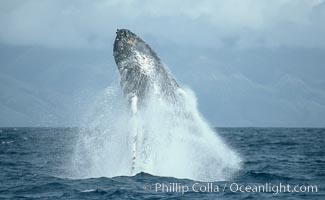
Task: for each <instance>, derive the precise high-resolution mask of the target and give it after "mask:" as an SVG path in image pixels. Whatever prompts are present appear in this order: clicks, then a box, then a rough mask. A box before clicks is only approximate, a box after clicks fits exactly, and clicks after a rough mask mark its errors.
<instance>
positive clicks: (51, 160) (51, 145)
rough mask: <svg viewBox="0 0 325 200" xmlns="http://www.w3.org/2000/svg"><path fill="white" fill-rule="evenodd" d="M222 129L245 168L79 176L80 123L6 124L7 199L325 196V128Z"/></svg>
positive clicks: (1, 167) (2, 160) (1, 194)
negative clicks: (221, 176) (222, 172)
mask: <svg viewBox="0 0 325 200" xmlns="http://www.w3.org/2000/svg"><path fill="white" fill-rule="evenodd" d="M216 130H217V131H218V133H219V135H220V136H221V137H222V138H223V139H224V141H225V142H226V143H227V144H228V145H229V146H230V147H232V149H234V150H235V151H236V152H238V153H239V155H240V157H241V158H242V160H243V163H242V167H241V170H239V171H238V172H237V173H236V174H235V175H234V176H233V177H232V178H231V179H229V180H224V181H216V182H198V181H195V180H187V179H177V178H174V177H159V176H154V175H151V174H147V173H145V172H143V173H139V174H137V175H135V176H132V177H130V176H120V177H113V178H107V177H99V178H87V179H78V178H72V176H71V173H72V172H73V169H72V166H71V165H70V164H69V163H71V155H72V154H73V151H74V147H75V141H76V138H77V137H78V133H79V131H78V129H77V128H0V180H1V181H0V199H322V200H324V199H325V129H313V128H217V129H216ZM202 170H204V169H202ZM209 170H211V169H210V168H209Z"/></svg>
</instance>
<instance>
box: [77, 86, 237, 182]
mask: <svg viewBox="0 0 325 200" xmlns="http://www.w3.org/2000/svg"><path fill="white" fill-rule="evenodd" d="M179 93H180V95H179V99H178V102H179V103H177V104H170V103H168V102H166V101H164V100H163V98H160V97H159V95H156V94H153V95H152V96H151V97H150V98H149V99H148V104H147V106H146V107H145V108H143V109H139V110H137V112H136V114H132V113H131V112H130V111H129V108H128V105H127V102H126V100H125V98H124V96H123V95H122V92H121V91H120V89H119V87H118V86H116V87H112V88H108V89H107V90H106V91H105V92H103V93H102V94H101V95H99V98H98V101H97V102H95V103H94V106H93V107H92V109H91V111H90V115H88V116H87V119H89V121H88V122H86V126H87V127H86V128H85V129H83V130H81V132H80V137H79V140H78V142H77V144H76V149H75V155H74V159H73V165H72V166H73V172H74V175H73V176H74V177H76V178H87V177H102V176H105V177H114V176H120V175H134V174H136V173H139V172H146V173H150V174H153V175H157V176H172V177H176V178H188V179H193V180H200V181H218V180H227V179H229V178H230V177H231V175H232V174H233V173H234V172H236V171H237V170H238V169H239V168H240V158H239V156H238V155H237V154H236V153H235V152H234V151H233V150H232V149H230V148H229V147H228V146H227V145H226V144H225V143H224V141H222V139H221V138H220V137H219V136H218V135H217V133H216V132H215V131H214V130H212V129H211V128H210V126H209V125H208V124H207V123H206V121H205V120H204V119H203V117H202V116H201V115H200V113H199V112H198V110H197V104H196V98H195V95H194V94H193V93H192V92H191V91H190V90H189V89H185V90H183V89H180V91H179ZM134 134H137V142H136V145H137V146H136V156H137V158H136V159H137V162H136V164H135V166H134V169H133V172H132V174H131V171H132V169H131V168H132V155H131V154H132V148H134V147H132V142H133V141H132V138H133V136H134Z"/></svg>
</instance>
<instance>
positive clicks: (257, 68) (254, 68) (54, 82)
mask: <svg viewBox="0 0 325 200" xmlns="http://www.w3.org/2000/svg"><path fill="white" fill-rule="evenodd" d="M324 22H325V1H324V0H272V1H269V0H219V1H214V0H202V1H196V0H188V1H181V0H155V1H152V0H142V1H139V0H138V1H136V0H93V1H85V0H78V1H77V0H71V1H63V0H29V1H25V0H2V1H0V27H1V28H0V126H78V125H79V124H80V118H81V116H82V115H83V112H84V111H85V110H86V108H87V105H89V104H91V102H92V101H93V100H94V97H95V96H96V95H97V94H99V93H100V92H101V91H103V90H105V88H107V87H108V86H110V85H112V84H116V83H117V82H118V73H117V70H116V66H115V63H114V60H113V56H112V54H113V53H112V45H113V41H114V38H115V32H116V29H117V28H128V29H130V30H132V31H133V32H135V33H136V34H138V35H139V36H140V37H141V38H143V39H144V40H145V41H147V42H148V43H149V44H150V45H151V46H152V48H153V49H155V51H156V52H157V53H158V55H159V56H160V57H161V58H162V60H163V61H164V62H165V63H166V64H167V65H168V67H169V68H170V70H171V71H172V73H173V75H174V76H175V77H176V79H177V80H178V82H180V83H181V85H183V86H184V87H189V88H191V89H192V90H193V91H194V92H195V94H196V96H197V100H198V107H199V110H200V111H201V112H202V115H203V116H204V117H205V118H206V119H207V121H208V122H209V123H210V124H211V126H218V127H223V126H232V127H238V126H240V127H245V126H249V127H251V126H258V127H325V79H324V77H325V37H324V35H325V23H324Z"/></svg>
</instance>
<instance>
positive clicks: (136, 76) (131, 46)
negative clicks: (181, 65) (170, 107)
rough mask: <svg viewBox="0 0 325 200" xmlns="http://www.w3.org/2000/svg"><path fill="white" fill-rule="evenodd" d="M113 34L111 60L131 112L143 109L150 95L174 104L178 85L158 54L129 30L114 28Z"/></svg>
mask: <svg viewBox="0 0 325 200" xmlns="http://www.w3.org/2000/svg"><path fill="white" fill-rule="evenodd" d="M116 34H117V35H116V38H115V43H114V59H115V62H116V65H117V67H118V71H119V73H120V77H121V82H120V83H121V86H122V90H123V93H124V95H125V96H126V97H127V99H128V100H129V102H130V104H131V105H133V106H132V109H133V111H134V112H136V110H137V109H138V108H139V107H141V106H143V105H144V104H145V101H146V99H147V98H148V95H149V94H151V93H152V92H156V93H159V94H161V96H162V98H166V99H168V100H170V101H175V100H176V99H175V92H176V90H177V89H178V88H179V87H178V84H177V82H176V80H175V78H174V77H173V76H172V75H171V73H170V72H169V70H168V69H167V68H166V66H165V65H164V64H163V63H162V61H161V60H160V58H159V57H158V55H157V54H156V53H155V52H154V51H153V50H152V49H151V48H150V46H149V45H148V44H147V43H146V42H144V41H143V40H142V39H141V38H140V37H138V36H137V35H136V34H134V33H132V32H131V31H129V30H127V29H118V30H117V32H116Z"/></svg>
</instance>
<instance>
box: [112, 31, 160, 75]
mask: <svg viewBox="0 0 325 200" xmlns="http://www.w3.org/2000/svg"><path fill="white" fill-rule="evenodd" d="M113 51H114V59H115V62H116V64H117V66H118V69H119V71H120V73H123V71H124V70H128V69H129V68H133V69H134V68H135V67H136V68H137V70H139V71H141V73H143V74H149V73H151V72H152V71H153V69H154V67H155V66H156V65H157V63H159V62H160V59H159V58H158V56H157V54H156V53H155V52H154V51H153V50H152V49H151V48H150V46H149V45H148V44H147V43H145V42H144V41H143V40H142V39H141V38H140V37H139V36H137V35H136V34H135V33H133V32H131V31H130V30H128V29H117V31H116V38H115V42H114V50H113Z"/></svg>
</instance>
